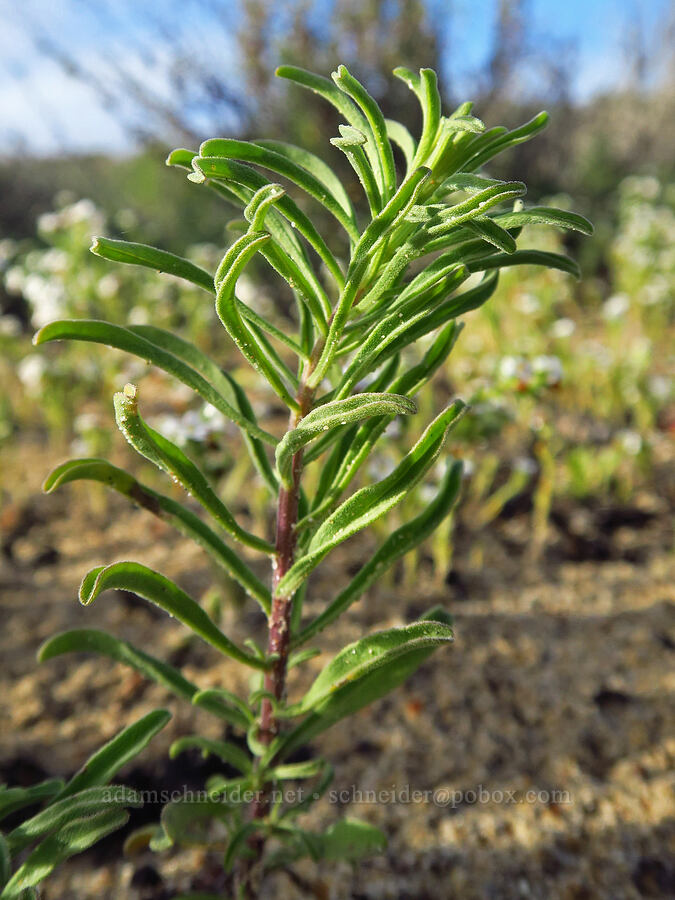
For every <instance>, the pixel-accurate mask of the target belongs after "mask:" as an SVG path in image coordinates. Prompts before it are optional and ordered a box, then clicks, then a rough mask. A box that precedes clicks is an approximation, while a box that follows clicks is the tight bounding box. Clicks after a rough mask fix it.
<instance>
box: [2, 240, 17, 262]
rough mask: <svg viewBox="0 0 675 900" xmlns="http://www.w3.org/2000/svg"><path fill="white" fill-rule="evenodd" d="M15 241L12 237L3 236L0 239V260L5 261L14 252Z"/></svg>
mask: <svg viewBox="0 0 675 900" xmlns="http://www.w3.org/2000/svg"><path fill="white" fill-rule="evenodd" d="M16 248H17V243H16V241H13V240H12V238H3V240H1V241H0V262H7V260H8V259H11V258H12V257H13V256H14V254H15V253H16Z"/></svg>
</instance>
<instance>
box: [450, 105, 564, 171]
mask: <svg viewBox="0 0 675 900" xmlns="http://www.w3.org/2000/svg"><path fill="white" fill-rule="evenodd" d="M548 119H549V116H548V113H547V112H540V113H538V115H536V116H535V117H534V118H533V119H530V121H529V122H526V123H525V124H524V125H521V126H520V128H514V129H513V131H508V132H507V133H506V134H503V133H502V134H499V135H497V136H495V137H493V138H492V139H490V140H488V141H486V142H484V143H482V144H477V147H479V149H478V150H477V152H476V153H475V154H474V155H473V156H472V157H471V159H470V160H468V161H467V163H466V165H464V166H463V168H465V169H466V170H467V172H472V171H475V170H476V169H479V168H480V167H481V166H483V165H485V163H486V162H487V161H488V160H490V159H492V158H493V157H495V156H497V155H498V154H499V153H502V152H503V151H504V150H507V149H508V148H509V147H515V146H516V144H522V143H523V142H524V141H529V140H530V139H531V138H533V137H534V136H535V134H539V132H540V131H542V130H543V129H544V128H546V126H547V125H548ZM483 137H487V133H486V134H485V135H483Z"/></svg>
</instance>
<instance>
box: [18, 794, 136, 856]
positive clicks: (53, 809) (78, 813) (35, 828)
mask: <svg viewBox="0 0 675 900" xmlns="http://www.w3.org/2000/svg"><path fill="white" fill-rule="evenodd" d="M111 805H115V806H122V807H129V806H133V807H139V806H142V805H143V801H142V800H141V796H140V794H138V793H137V792H136V791H132V790H131V789H130V788H126V787H123V786H122V785H117V784H111V785H107V786H105V787H93V788H88V789H87V790H84V791H80V792H79V793H77V794H75V795H74V796H72V797H66V798H65V799H63V800H59V801H58V802H57V803H52V804H51V806H48V807H47V809H44V810H43V811H42V812H40V813H38V814H37V815H35V816H33V818H32V819H28V820H27V821H26V822H22V824H21V825H19V826H18V827H17V828H15V829H14V830H13V831H12V832H10V834H9V835H8V836H7V843H8V845H9V847H10V849H11V851H12V853H18V852H20V851H21V850H23V849H24V847H27V846H28V845H29V844H30V843H31V842H32V841H33V840H35V838H38V837H42V836H43V835H45V834H48V833H49V832H50V831H56V830H57V829H59V828H61V827H62V826H63V825H67V824H68V823H69V822H71V821H72V820H73V819H80V818H82V817H84V816H91V815H94V814H95V813H97V812H99V811H100V810H102V809H104V808H107V807H109V806H111Z"/></svg>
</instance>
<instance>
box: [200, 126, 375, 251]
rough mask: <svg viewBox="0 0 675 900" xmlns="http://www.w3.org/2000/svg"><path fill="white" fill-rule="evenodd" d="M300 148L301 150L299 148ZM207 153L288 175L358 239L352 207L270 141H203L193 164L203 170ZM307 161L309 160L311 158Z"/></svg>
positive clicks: (342, 191) (216, 139)
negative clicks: (268, 142) (273, 146)
mask: <svg viewBox="0 0 675 900" xmlns="http://www.w3.org/2000/svg"><path fill="white" fill-rule="evenodd" d="M296 149H297V148H296ZM300 152H301V153H302V151H300ZM296 156H297V154H296ZM308 156H309V154H308ZM210 157H218V158H223V159H234V160H241V161H243V162H247V163H254V164H255V165H258V166H262V167H263V168H265V169H269V170H270V171H272V172H276V174H277V175H282V176H283V177H284V178H288V179H289V181H292V182H293V184H295V185H296V186H297V187H299V188H301V190H303V191H305V192H306V193H307V194H309V196H310V197H313V198H314V200H317V201H318V202H319V203H320V204H321V205H322V206H323V207H324V208H325V209H327V210H328V212H329V213H331V215H332V216H334V217H335V219H337V221H338V222H339V223H340V225H342V227H343V228H344V229H345V231H346V232H347V234H348V235H349V237H350V238H351V239H352V240H353V241H356V240H358V237H359V233H358V229H357V227H356V223H355V221H354V218H353V211H351V210H350V209H349V207H347V209H345V208H344V207H343V205H342V203H341V202H340V200H338V198H337V197H336V196H335V195H334V193H333V191H332V189H330V188H328V186H327V185H326V183H325V182H324V181H322V180H320V179H319V178H317V177H316V176H315V175H314V173H313V172H312V171H310V170H308V169H307V168H305V166H304V165H299V164H298V163H297V162H295V161H294V160H293V159H291V156H290V155H289V153H288V152H285V153H279V152H278V151H277V150H273V149H271V148H270V146H269V144H268V145H267V146H265V145H264V144H263V143H258V142H248V141H236V140H231V139H228V138H214V139H212V140H208V141H205V142H204V143H203V144H202V145H201V147H200V148H199V157H198V158H197V160H196V164H197V165H198V166H199V168H200V169H201V171H202V172H203V171H204V167H203V166H202V160H208V159H209V158H210ZM307 161H308V162H311V160H307ZM329 171H330V170H329ZM205 174H206V173H205ZM324 174H325V173H324ZM331 174H332V173H331ZM332 179H335V176H334V175H333V176H332ZM332 179H331V180H332ZM340 194H341V195H343V194H344V189H342V190H341V191H340Z"/></svg>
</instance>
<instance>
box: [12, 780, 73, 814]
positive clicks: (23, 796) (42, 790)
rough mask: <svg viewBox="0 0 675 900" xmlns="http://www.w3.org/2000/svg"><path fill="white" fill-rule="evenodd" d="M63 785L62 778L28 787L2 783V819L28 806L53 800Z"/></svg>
mask: <svg viewBox="0 0 675 900" xmlns="http://www.w3.org/2000/svg"><path fill="white" fill-rule="evenodd" d="M63 785H64V782H63V781H62V780H61V779H60V778H51V779H49V780H48V781H42V782H40V784H34V785H33V786H32V787H28V788H20V787H14V788H8V787H6V786H5V785H0V820H2V819H5V818H6V817H7V816H11V815H12V813H15V812H16V811H17V810H19V809H24V808H25V807H26V806H33V805H35V804H36V803H42V802H43V800H47V801H49V800H52V799H53V798H54V797H55V796H56V795H57V794H58V793H59V792H60V791H62V790H63Z"/></svg>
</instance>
